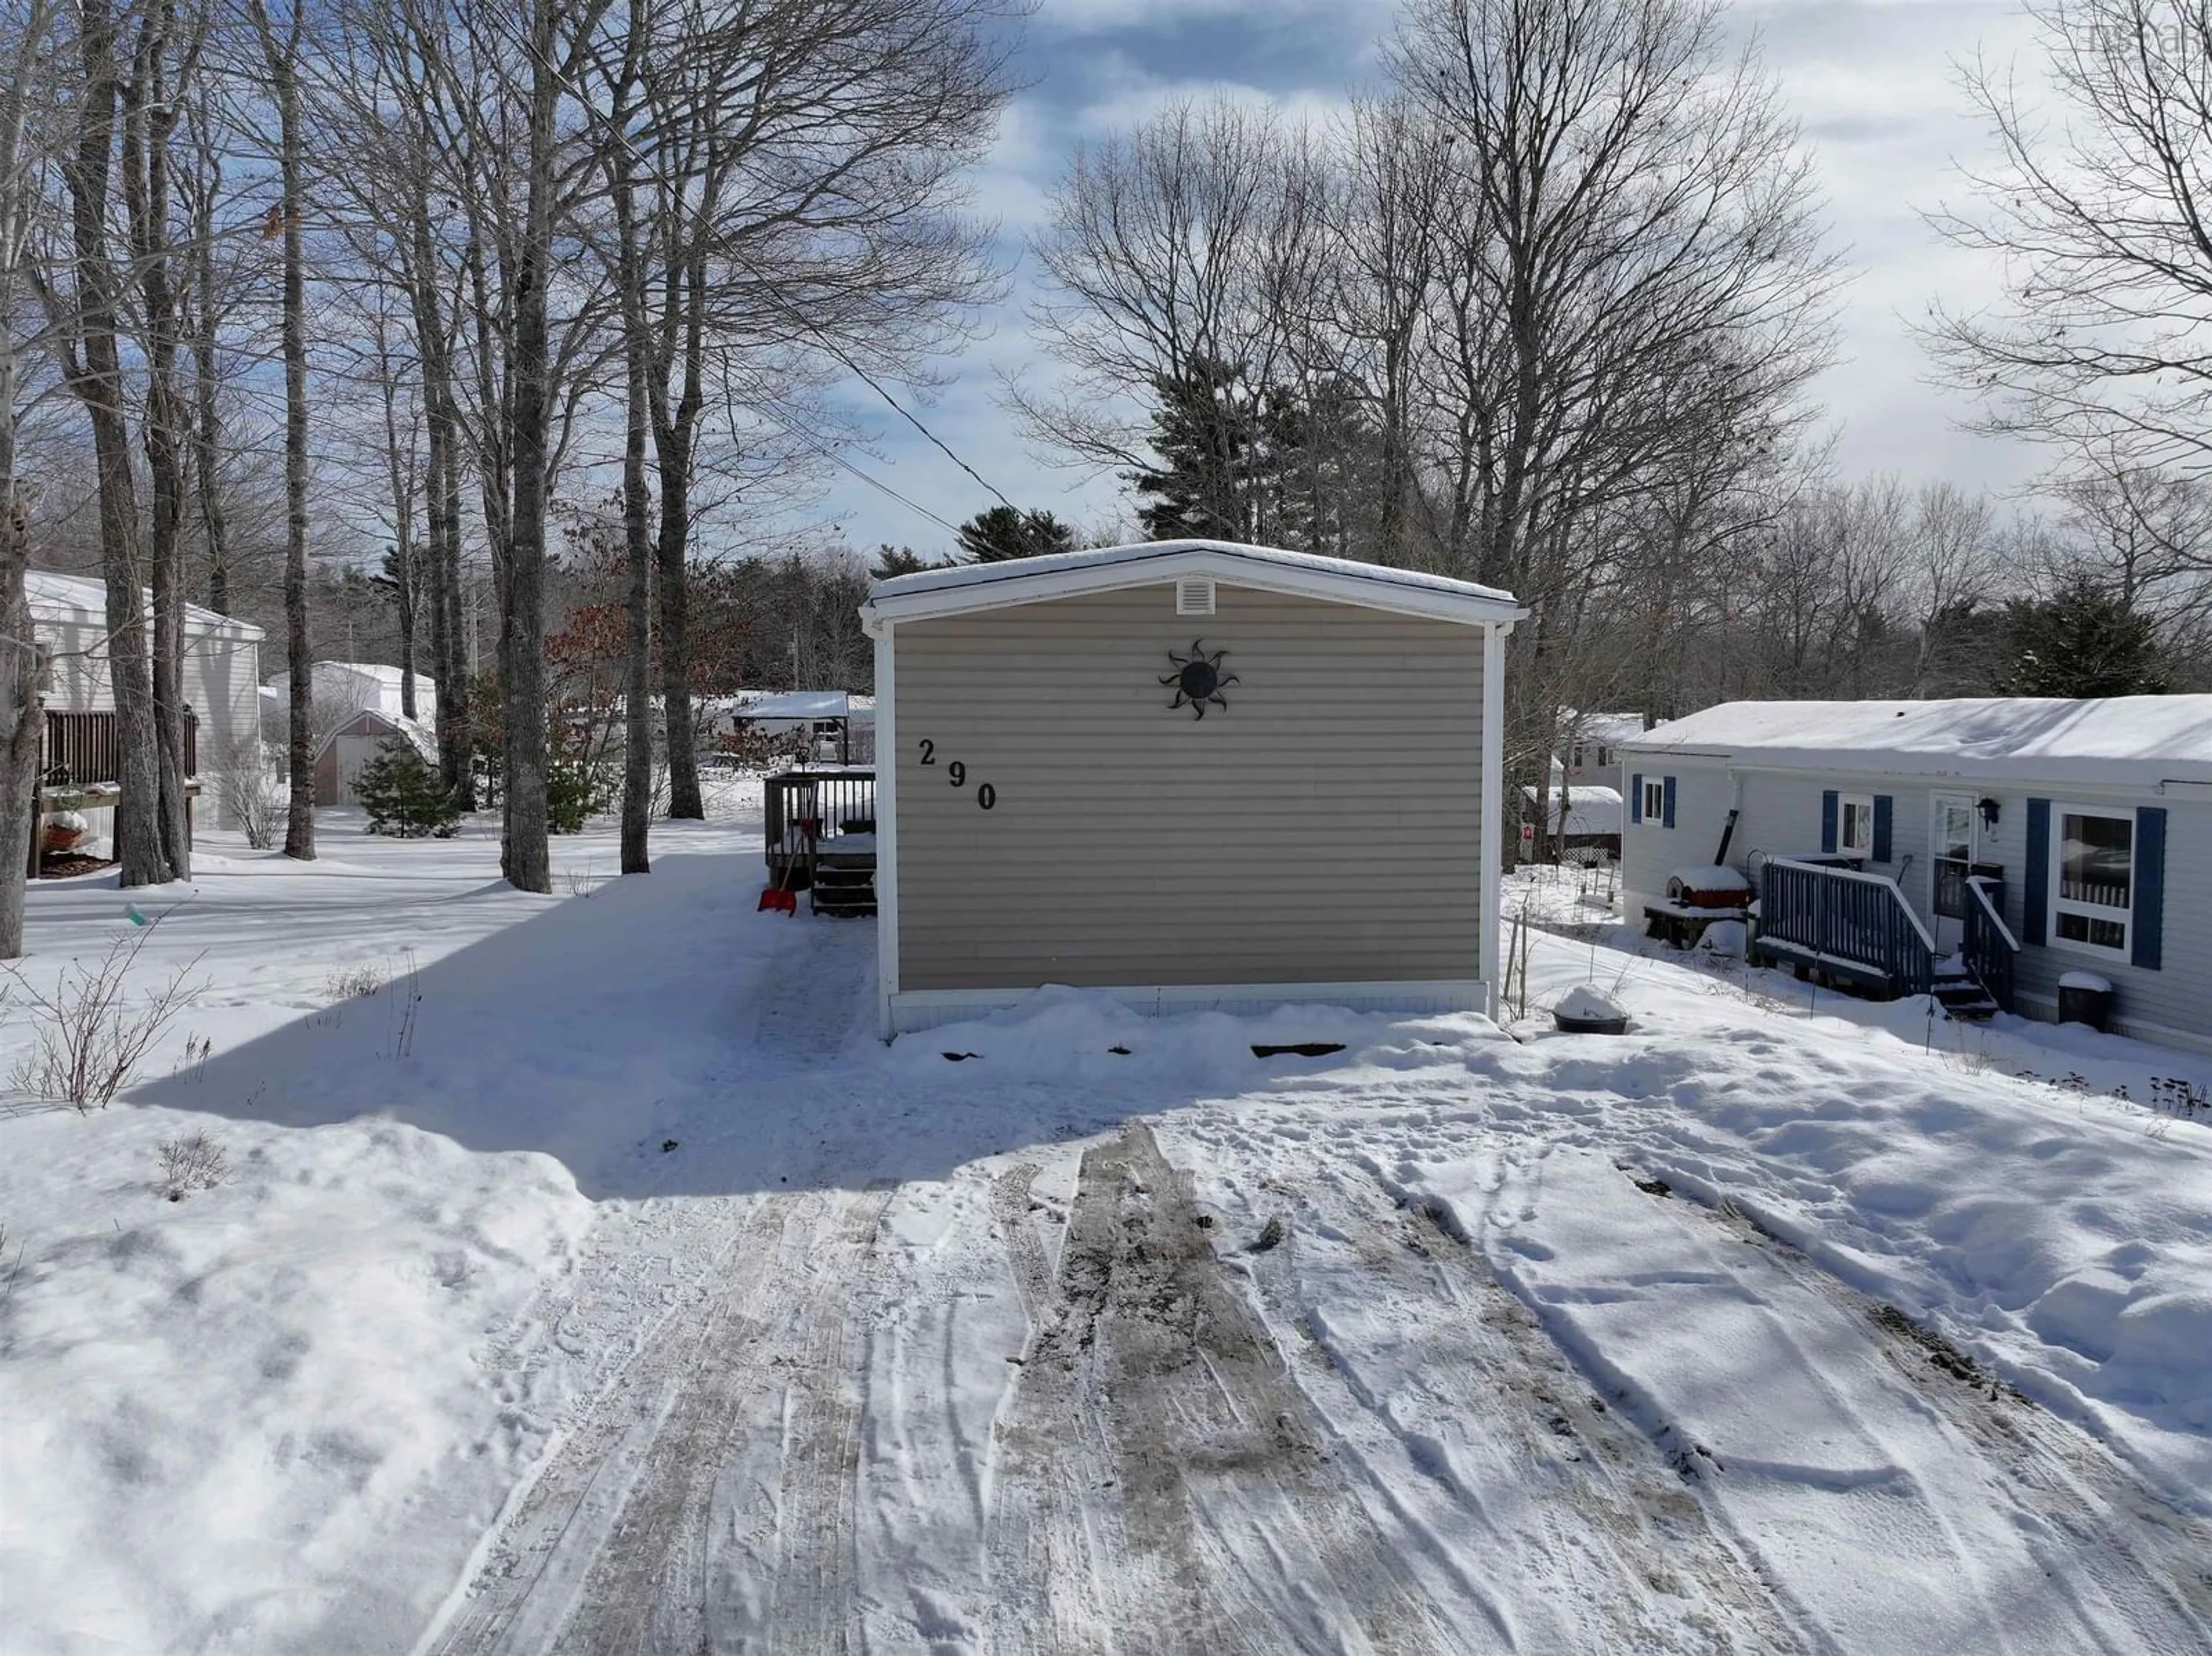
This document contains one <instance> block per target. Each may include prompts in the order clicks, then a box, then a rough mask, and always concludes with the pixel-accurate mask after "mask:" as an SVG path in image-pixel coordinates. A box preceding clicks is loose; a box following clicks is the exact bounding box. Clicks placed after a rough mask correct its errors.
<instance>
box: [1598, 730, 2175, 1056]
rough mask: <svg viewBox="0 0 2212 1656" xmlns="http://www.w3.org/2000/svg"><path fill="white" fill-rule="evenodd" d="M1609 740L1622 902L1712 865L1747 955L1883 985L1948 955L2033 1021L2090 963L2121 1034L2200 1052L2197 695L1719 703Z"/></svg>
mask: <svg viewBox="0 0 2212 1656" xmlns="http://www.w3.org/2000/svg"><path fill="white" fill-rule="evenodd" d="M1624 747H1625V759H1624V763H1625V764H1626V768H1627V771H1628V790H1627V792H1628V827H1627V830H1626V841H1625V846H1624V854H1623V858H1622V864H1623V875H1622V884H1623V888H1624V890H1625V892H1626V901H1627V904H1628V913H1629V916H1630V918H1631V919H1641V918H1642V917H1643V916H1644V914H1645V913H1646V912H1647V910H1648V909H1650V908H1651V907H1654V906H1663V905H1664V904H1665V903H1666V901H1667V898H1668V880H1669V878H1670V877H1671V876H1672V874H1673V873H1674V870H1677V869H1683V868H1694V867H1695V866H1696V865H1699V864H1712V863H1714V862H1716V861H1720V862H1725V863H1727V864H1729V865H1731V866H1732V867H1734V868H1735V869H1737V870H1740V871H1741V872H1743V873H1745V874H1747V875H1748V876H1749V877H1751V880H1752V883H1753V887H1754V889H1757V890H1758V891H1759V898H1760V903H1759V921H1758V927H1757V931H1756V934H1755V941H1754V944H1753V947H1754V950H1755V951H1756V952H1758V953H1759V954H1760V955H1762V957H1763V958H1766V959H1769V960H1772V961H1778V962H1781V963H1785V964H1792V965H1796V966H1797V967H1799V968H1802V969H1809V970H1818V971H1820V972H1822V973H1824V974H1827V975H1830V976H1832V977H1836V978H1839V979H1841V980H1844V981H1846V982H1850V983H1854V984H1857V985H1858V986H1862V987H1864V988H1867V989H1869V990H1871V991H1872V992H1875V993H1893V994H1896V993H1914V992H1924V991H1926V990H1927V989H1929V986H1930V984H1929V974H1930V971H1931V969H1933V970H1934V971H1935V972H1936V973H1937V974H1941V973H1942V972H1943V971H1944V970H1945V966H1944V962H1946V961H1951V962H1954V964H1953V966H1952V967H1951V968H1950V969H1951V970H1954V971H1957V970H1968V971H1971V972H1972V974H1973V975H1974V976H1975V977H1976V978H1977V979H1978V980H1980V982H1981V983H1982V985H1983V986H1984V987H1985V988H1986V989H1987V990H1988V992H1989V994H1990V998H1992V999H1994V1000H1996V1002H1997V1003H1999V1004H2003V1005H2007V1006H2008V1007H2010V1008H2011V1009H2012V1010H2018V1011H2020V1012H2021V1013H2023V1014H2026V1015H2028V1016H2039V1017H2045V1018H2050V1017H2055V1016H2057V1010H2058V1002H2059V992H2060V989H2061V987H2062V986H2069V987H2073V986H2081V987H2087V988H2093V987H2094V986H2095V984H2096V982H2097V981H2098V980H2102V981H2103V982H2105V983H2106V984H2109V985H2110V986H2111V987H2112V990H2113V992H2114V994H2113V1002H2114V1007H2113V1010H2114V1023H2113V1027H2114V1028H2117V1029H2118V1030H2120V1031H2121V1032H2122V1033H2124V1034H2134V1035H2138V1036H2141V1037H2142V1038H2144V1039H2146V1040H2160V1041H2166V1042H2171V1043H2179V1044H2182V1045H2187V1046H2197V1047H2203V1048H2206V1049H2212V929H2208V926H2207V924H2206V918H2205V917H2206V914H2207V911H2208V908H2212V695H2194V696H2124V697H2117V698H2112V699H2110V700H2105V701H2053V700H2040V699H2027V698H1981V699H1974V700H1963V701H1795V702H1790V701H1776V702H1732V703H1729V704H1728V705H1726V706H1723V707H1712V708H1709V709H1707V710H1706V711H1705V712H1704V713H1694V714H1692V715H1691V716H1690V717H1689V718H1687V719H1680V720H1678V721H1676V722H1675V723H1674V724H1671V725H1662V726H1661V727H1660V728H1659V729H1657V730H1655V731H1647V732H1645V733H1644V734H1643V735H1642V736H1639V737H1636V738H1635V739H1634V740H1633V741H1632V742H1631V743H1626V744H1624ZM2062 980H2070V982H2068V983H2066V984H2064V985H2062Z"/></svg>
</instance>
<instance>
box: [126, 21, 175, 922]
mask: <svg viewBox="0 0 2212 1656" xmlns="http://www.w3.org/2000/svg"><path fill="white" fill-rule="evenodd" d="M175 11H176V9H175V7H174V6H173V5H172V4H155V5H153V6H150V7H149V8H148V9H147V11H146V13H145V15H144V16H143V20H142V21H141V23H140V25H139V32H138V45H137V53H136V56H135V59H134V63H133V66H132V74H131V79H130V81H129V82H128V83H127V84H126V86H125V91H124V140H123V157H124V166H123V171H124V184H123V191H124V198H125V206H126V209H127V213H128V218H129V221H130V224H131V242H132V251H133V252H134V254H135V255H136V262H137V266H138V291H139V297H140V300H141V302H142V304H143V316H142V321H143V326H144V329H145V336H144V340H143V347H144V350H145V354H146V412H145V417H144V422H143V428H142V431H141V437H142V439H143V445H144V447H145V451H146V470H147V478H148V482H149V484H150V486H151V488H152V500H151V517H150V519H149V523H148V531H149V533H148V553H149V563H150V564H151V566H152V573H153V588H154V668H153V692H154V696H153V701H154V734H155V743H156V755H155V765H156V767H157V774H158V776H159V779H160V796H159V801H160V803H159V810H158V821H159V824H160V831H161V856H162V859H163V861H165V862H166V863H167V864H168V867H169V872H170V875H171V877H173V878H176V879H187V878H189V877H191V820H190V816H189V811H190V806H189V803H188V801H187V799H186V797H185V769H186V767H185V701H184V656H185V595H184V573H185V572H184V527H185V449H186V439H185V409H184V399H183V397H182V396H181V395H180V393H179V390H178V387H177V355H178V349H179V333H180V330H179V325H178V316H177V293H176V288H175V286H174V284H173V282H171V280H170V264H169V252H170V246H169V244H170V227H169V194H170V191H169V142H170V138H171V136H172V135H173V132H174V131H175V129H176V122H177V108H178V105H177V98H178V94H179V91H180V89H181V88H179V87H174V86H172V85H171V84H170V83H169V81H168V76H167V67H168V58H169V52H170V47H171V44H172V42H171V37H170V31H171V28H172V27H173V23H174V21H175ZM181 78H182V72H181V71H180V74H179V79H181Z"/></svg>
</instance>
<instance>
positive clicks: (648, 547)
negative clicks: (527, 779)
mask: <svg viewBox="0 0 2212 1656" xmlns="http://www.w3.org/2000/svg"><path fill="white" fill-rule="evenodd" d="M644 13H645V0H630V7H629V18H630V33H629V39H630V42H631V50H630V56H629V60H628V61H627V63H626V64H625V65H624V74H623V81H622V84H621V88H620V91H619V93H618V94H617V98H616V100H615V112H614V122H613V124H614V128H615V140H614V142H613V143H611V144H610V145H609V146H608V151H609V154H608V164H609V167H610V168H611V171H612V173H613V174H614V178H613V183H614V192H613V193H614V209H615V235H616V240H617V246H618V247H619V248H620V250H621V251H620V258H619V259H618V260H617V270H616V272H615V277H616V281H617V282H618V283H619V284H620V287H621V289H622V325H623V368H624V370H625V375H624V379H625V391H626V392H627V396H626V399H625V403H626V412H627V414H628V416H629V418H628V424H627V428H626V429H625V430H624V432H623V550H624V552H625V553H626V554H627V555H628V559H629V592H628V595H627V600H628V601H627V603H626V604H625V606H624V608H625V610H626V612H627V620H628V623H629V624H628V629H627V637H626V638H625V640H624V642H625V644H626V646H627V654H626V659H625V661H624V672H623V744H624V745H623V792H622V871H623V873H625V874H646V873H650V872H651V871H652V869H653V859H652V853H651V849H650V845H649V841H650V838H651V834H652V819H653V552H654V546H653V526H652V525H651V523H650V522H649V521H648V519H647V510H648V507H647V501H646V486H645V446H646V440H647V437H648V435H649V434H650V433H651V430H652V427H653V401H652V385H653V339H652V320H651V312H649V310H648V309H647V302H646V292H645V285H646V271H645V258H644V254H643V251H642V250H641V248H640V246H638V238H639V229H638V223H637V211H636V201H635V193H634V191H633V189H632V186H631V169H632V166H633V160H632V152H631V149H630V145H629V140H628V135H627V132H626V130H625V127H626V124H627V121H628V117H629V101H628V100H629V91H630V88H631V87H632V86H633V85H634V84H635V72H636V69H637V60H638V53H639V51H640V49H641V46H642V44H643V42H644V40H645V39H646V33H647V32H646V28H645V16H644Z"/></svg>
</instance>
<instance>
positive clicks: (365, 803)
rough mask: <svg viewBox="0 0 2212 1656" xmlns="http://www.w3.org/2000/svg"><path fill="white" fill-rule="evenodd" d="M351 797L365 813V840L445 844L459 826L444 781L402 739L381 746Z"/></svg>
mask: <svg viewBox="0 0 2212 1656" xmlns="http://www.w3.org/2000/svg"><path fill="white" fill-rule="evenodd" d="M354 792H355V793H356V795H358V796H359V798H360V799H361V803H362V808H363V809H364V810H367V811H368V831H369V832H370V833H371V834H392V836H394V837H395V838H397V839H401V840H416V839H421V838H422V837H424V836H425V835H435V836H436V837H437V838H439V839H441V840H446V839H450V838H452V837H453V834H454V832H455V831H456V830H457V829H458V828H459V826H460V821H461V814H460V812H459V810H457V809H456V808H455V807H454V804H453V795H451V794H450V793H448V792H447V791H446V785H445V783H444V781H443V780H442V779H440V777H439V775H438V773H437V772H435V770H432V769H431V768H430V764H429V761H428V760H426V759H424V758H423V757H422V754H421V752H420V751H418V750H417V749H416V746H415V744H414V743H412V742H410V741H408V740H406V739H405V738H404V737H392V738H391V739H390V740H388V741H386V743H384V744H383V745H382V746H381V747H380V748H379V749H377V750H376V753H375V755H374V756H373V757H372V758H371V759H370V760H369V761H368V763H367V764H365V765H363V766H362V767H361V778H360V779H359V780H358V781H356V783H355V784H354Z"/></svg>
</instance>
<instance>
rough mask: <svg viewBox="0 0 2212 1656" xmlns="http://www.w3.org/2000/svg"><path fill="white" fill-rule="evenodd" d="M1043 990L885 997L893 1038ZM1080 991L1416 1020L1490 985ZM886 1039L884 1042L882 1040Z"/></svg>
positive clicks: (1148, 1002)
mask: <svg viewBox="0 0 2212 1656" xmlns="http://www.w3.org/2000/svg"><path fill="white" fill-rule="evenodd" d="M1042 987H1044V986H1042V985H1032V986H1026V987H1023V988H1010V989H909V990H905V991H902V992H899V993H896V994H894V995H892V996H890V1014H889V1016H890V1028H891V1032H892V1034H902V1035H906V1034H915V1032H916V1031H918V1030H922V1029H930V1028H936V1027H937V1026H938V1025H939V1024H941V1023H960V1022H966V1021H967V1020H968V1019H969V1018H977V1017H985V1016H989V1015H990V1014H991V1013H994V1012H1002V1011H1005V1010H1006V1009H1007V1008H1009V1007H1013V1006H1018V1005H1020V1004H1022V1003H1023V1002H1024V1001H1025V1000H1027V999H1028V998H1030V996H1031V995H1034V994H1036V992H1038V989H1039V988H1042ZM1085 993H1088V994H1095V995H1106V996H1110V997H1111V998H1114V999H1115V1000H1117V1001H1120V1002H1121V1004H1123V1005H1124V1006H1126V1007H1127V1008H1128V1010H1130V1011H1132V1012H1133V1013H1135V1014H1137V1015H1138V1016H1141V1017H1161V1016H1172V1015H1173V1014H1176V1013H1179V1012H1198V1011H1220V1012H1229V1013H1233V1014H1251V1013H1257V1012H1263V1011H1267V1010H1270V1009H1272V1008H1273V1007H1277V1006H1332V1007H1341V1008H1345V1009H1347V1010H1351V1011H1354V1012H1395V1013H1402V1014H1404V1015H1406V1016H1425V1015H1429V1014H1434V1013H1439V1012H1480V1011H1482V1010H1483V1009H1484V1008H1485V1007H1486V1006H1487V1005H1488V1004H1489V1002H1490V986H1489V985H1487V984H1486V983H1482V982H1479V981H1475V980H1468V979H1462V978H1439V979H1419V980H1407V981H1405V982H1402V983H1401V982H1393V981H1390V980H1377V981H1372V982H1350V983H1165V984H1161V983H1155V984H1116V985H1112V986H1099V987H1089V988H1086V989H1085ZM887 1039H888V1037H887Z"/></svg>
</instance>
